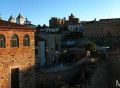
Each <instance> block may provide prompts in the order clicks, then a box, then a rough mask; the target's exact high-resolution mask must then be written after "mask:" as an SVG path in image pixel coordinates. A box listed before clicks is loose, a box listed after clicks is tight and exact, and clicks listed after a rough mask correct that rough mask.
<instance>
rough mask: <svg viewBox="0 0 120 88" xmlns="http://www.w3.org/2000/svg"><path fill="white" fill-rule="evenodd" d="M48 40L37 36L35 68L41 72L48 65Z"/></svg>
mask: <svg viewBox="0 0 120 88" xmlns="http://www.w3.org/2000/svg"><path fill="white" fill-rule="evenodd" d="M45 48H46V40H45V39H43V38H41V37H39V36H37V35H35V67H36V70H37V71H39V70H40V68H41V66H45V63H46V50H45Z"/></svg>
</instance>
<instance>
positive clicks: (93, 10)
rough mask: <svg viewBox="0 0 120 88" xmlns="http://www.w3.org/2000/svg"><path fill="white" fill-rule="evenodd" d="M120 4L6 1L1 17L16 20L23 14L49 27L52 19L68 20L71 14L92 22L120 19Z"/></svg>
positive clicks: (2, 5)
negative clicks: (11, 17)
mask: <svg viewBox="0 0 120 88" xmlns="http://www.w3.org/2000/svg"><path fill="white" fill-rule="evenodd" d="M119 2H120V1H119V0H116V1H113V0H105V1H104V0H101V1H96V0H92V1H89V0H86V1H82V0H76V1H72V0H69V1H68V0H66V1H62V0H57V1H55V0H54V1H48V0H46V1H42V0H40V1H38V0H36V1H35V2H30V1H28V0H26V1H23V0H21V2H18V1H16V0H12V1H7V2H6V0H4V1H3V0H2V1H1V6H0V8H1V10H0V14H2V15H0V16H1V17H2V18H3V20H8V19H9V17H10V15H13V16H14V17H15V18H16V17H17V16H18V14H19V13H21V14H22V15H23V17H24V18H26V17H27V18H28V20H30V21H31V22H32V23H33V24H35V25H38V24H40V25H43V24H46V25H48V24H49V20H50V18H51V17H58V18H61V19H62V18H63V17H66V19H68V15H70V14H71V13H73V14H75V15H76V17H78V18H80V20H81V21H83V20H84V21H90V20H93V19H94V18H96V19H97V20H99V19H104V18H119V17H120V12H118V10H119V8H120V6H119ZM4 5H5V6H4ZM3 7H4V8H3ZM113 7H114V8H113ZM116 13H117V14H116ZM88 14H89V15H88Z"/></svg>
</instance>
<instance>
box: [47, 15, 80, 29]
mask: <svg viewBox="0 0 120 88" xmlns="http://www.w3.org/2000/svg"><path fill="white" fill-rule="evenodd" d="M78 23H80V19H79V18H75V16H73V14H71V15H70V16H69V19H68V20H66V18H65V17H64V18H63V19H59V18H57V17H52V18H51V19H50V20H49V27H50V28H60V29H63V28H64V29H67V26H68V25H69V24H71V25H72V24H78Z"/></svg>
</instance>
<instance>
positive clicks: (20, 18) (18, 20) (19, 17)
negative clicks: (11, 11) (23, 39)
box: [16, 14, 24, 25]
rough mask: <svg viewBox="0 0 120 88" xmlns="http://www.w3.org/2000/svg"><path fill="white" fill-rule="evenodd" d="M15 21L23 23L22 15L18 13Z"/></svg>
mask: <svg viewBox="0 0 120 88" xmlns="http://www.w3.org/2000/svg"><path fill="white" fill-rule="evenodd" d="M16 23H17V24H22V25H23V24H24V18H23V17H22V15H21V14H19V15H18V17H17V18H16Z"/></svg>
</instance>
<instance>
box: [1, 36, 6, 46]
mask: <svg viewBox="0 0 120 88" xmlns="http://www.w3.org/2000/svg"><path fill="white" fill-rule="evenodd" d="M0 48H5V37H4V36H3V35H1V34H0Z"/></svg>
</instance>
